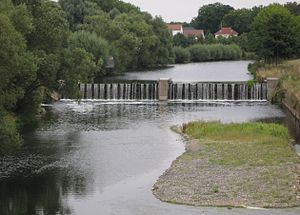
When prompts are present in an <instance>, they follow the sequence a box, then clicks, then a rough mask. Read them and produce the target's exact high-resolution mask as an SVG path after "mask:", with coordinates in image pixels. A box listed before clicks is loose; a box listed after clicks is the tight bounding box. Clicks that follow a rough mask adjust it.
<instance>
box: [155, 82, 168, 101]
mask: <svg viewBox="0 0 300 215" xmlns="http://www.w3.org/2000/svg"><path fill="white" fill-rule="evenodd" d="M170 82H171V79H170V78H160V79H159V80H158V100H159V101H167V100H168V92H169V83H170Z"/></svg>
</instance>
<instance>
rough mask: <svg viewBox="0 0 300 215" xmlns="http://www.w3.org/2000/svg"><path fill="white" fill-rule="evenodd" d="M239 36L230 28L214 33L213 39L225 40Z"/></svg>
mask: <svg viewBox="0 0 300 215" xmlns="http://www.w3.org/2000/svg"><path fill="white" fill-rule="evenodd" d="M238 35H239V33H238V32H236V31H235V30H233V29H232V28H223V27H222V28H221V29H220V30H219V31H218V32H216V33H215V38H218V37H225V38H229V37H237V36H238Z"/></svg>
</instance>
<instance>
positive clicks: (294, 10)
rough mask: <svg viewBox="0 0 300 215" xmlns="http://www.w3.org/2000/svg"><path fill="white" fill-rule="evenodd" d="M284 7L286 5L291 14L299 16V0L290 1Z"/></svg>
mask: <svg viewBox="0 0 300 215" xmlns="http://www.w3.org/2000/svg"><path fill="white" fill-rule="evenodd" d="M284 7H286V8H287V9H288V10H289V11H290V12H291V14H293V15H295V16H299V15H300V3H299V2H298V3H297V2H295V1H294V2H288V3H286V4H285V5H284Z"/></svg>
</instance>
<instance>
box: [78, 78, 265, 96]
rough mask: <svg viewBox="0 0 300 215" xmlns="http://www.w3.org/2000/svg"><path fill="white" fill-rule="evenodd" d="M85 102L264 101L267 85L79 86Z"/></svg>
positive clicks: (160, 83)
mask: <svg viewBox="0 0 300 215" xmlns="http://www.w3.org/2000/svg"><path fill="white" fill-rule="evenodd" d="M78 87H79V90H80V93H81V98H82V99H88V100H124V101H139V100H147V101H158V100H160V101H181V100H183V101H223V100H225V101H265V100H267V95H268V92H267V91H268V89H267V83H248V82H189V83H186V82H172V81H171V80H170V79H160V80H159V81H148V82H147V81H131V82H127V83H126V82H120V83H100V84H80V85H79V86H78Z"/></svg>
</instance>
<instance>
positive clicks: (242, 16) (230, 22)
mask: <svg viewBox="0 0 300 215" xmlns="http://www.w3.org/2000/svg"><path fill="white" fill-rule="evenodd" d="M260 10H261V8H260V7H254V8H252V9H245V8H244V9H239V10H234V11H230V12H229V13H228V14H226V15H225V16H224V18H223V20H222V25H223V26H226V27H231V28H233V29H234V30H236V31H237V32H238V33H239V34H242V33H246V32H249V31H250V26H251V23H252V22H253V20H254V18H255V17H256V16H257V14H258V13H259V11H260Z"/></svg>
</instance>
